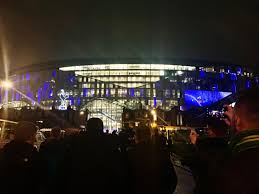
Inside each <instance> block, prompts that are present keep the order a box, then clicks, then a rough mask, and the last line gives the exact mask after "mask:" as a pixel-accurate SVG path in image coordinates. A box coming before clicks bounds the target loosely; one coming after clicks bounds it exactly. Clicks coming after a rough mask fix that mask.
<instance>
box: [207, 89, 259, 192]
mask: <svg viewBox="0 0 259 194" xmlns="http://www.w3.org/2000/svg"><path fill="white" fill-rule="evenodd" d="M225 108H226V112H225V113H224V115H225V122H226V124H228V125H229V126H230V128H231V129H232V134H233V135H232V137H231V139H230V141H229V144H228V146H229V147H228V154H227V155H226V162H225V163H224V164H222V168H221V172H220V173H219V175H218V177H217V179H216V180H215V185H214V188H213V190H212V192H211V193H214V194H232V193H233V194H234V193H235V194H258V193H259V184H258V180H259V88H253V89H249V90H247V91H244V92H242V93H241V94H240V95H239V97H238V99H237V102H236V104H235V107H231V106H225Z"/></svg>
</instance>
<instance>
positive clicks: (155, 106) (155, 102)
mask: <svg viewBox="0 0 259 194" xmlns="http://www.w3.org/2000/svg"><path fill="white" fill-rule="evenodd" d="M154 107H156V97H155V96H154Z"/></svg>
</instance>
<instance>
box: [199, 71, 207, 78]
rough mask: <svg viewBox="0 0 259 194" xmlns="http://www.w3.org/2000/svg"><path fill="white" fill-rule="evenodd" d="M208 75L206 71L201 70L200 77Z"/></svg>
mask: <svg viewBox="0 0 259 194" xmlns="http://www.w3.org/2000/svg"><path fill="white" fill-rule="evenodd" d="M205 76H206V72H205V71H203V70H201V71H200V78H204V77H205Z"/></svg>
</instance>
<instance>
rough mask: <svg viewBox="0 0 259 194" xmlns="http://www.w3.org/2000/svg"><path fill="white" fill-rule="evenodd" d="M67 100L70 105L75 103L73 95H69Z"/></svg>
mask: <svg viewBox="0 0 259 194" xmlns="http://www.w3.org/2000/svg"><path fill="white" fill-rule="evenodd" d="M69 101H70V105H71V106H73V105H74V104H75V103H74V97H73V96H70V97H69Z"/></svg>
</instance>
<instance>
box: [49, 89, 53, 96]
mask: <svg viewBox="0 0 259 194" xmlns="http://www.w3.org/2000/svg"><path fill="white" fill-rule="evenodd" d="M52 97H53V89H50V90H49V98H52Z"/></svg>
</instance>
